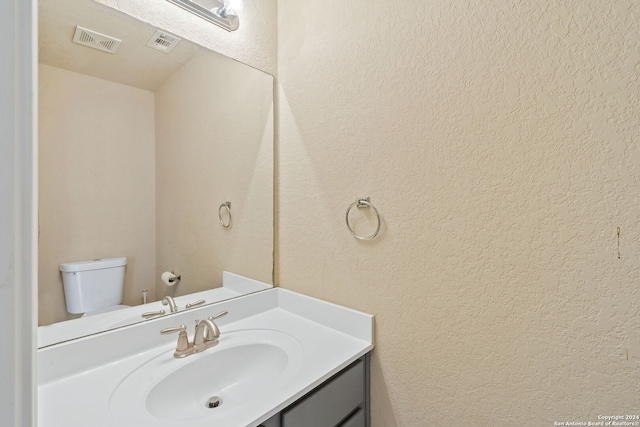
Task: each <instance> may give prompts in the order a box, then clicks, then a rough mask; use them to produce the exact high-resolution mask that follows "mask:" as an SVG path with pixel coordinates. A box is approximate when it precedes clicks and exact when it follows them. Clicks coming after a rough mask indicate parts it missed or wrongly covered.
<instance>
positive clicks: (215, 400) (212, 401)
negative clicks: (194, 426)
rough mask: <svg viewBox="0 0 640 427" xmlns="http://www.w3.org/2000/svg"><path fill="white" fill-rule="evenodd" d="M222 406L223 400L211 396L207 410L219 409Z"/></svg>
mask: <svg viewBox="0 0 640 427" xmlns="http://www.w3.org/2000/svg"><path fill="white" fill-rule="evenodd" d="M220 405H222V399H220V398H219V397H218V396H211V397H210V398H209V401H208V402H207V408H217V407H218V406H220Z"/></svg>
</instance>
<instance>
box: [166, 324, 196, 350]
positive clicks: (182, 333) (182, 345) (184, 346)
mask: <svg viewBox="0 0 640 427" xmlns="http://www.w3.org/2000/svg"><path fill="white" fill-rule="evenodd" d="M175 332H179V335H178V343H177V344H176V351H175V352H174V353H173V355H174V357H185V356H188V353H187V351H188V350H189V349H190V346H189V337H188V336H187V327H186V326H185V325H180V326H178V327H177V328H165V329H163V330H161V331H160V333H161V334H162V335H167V334H173V333H175Z"/></svg>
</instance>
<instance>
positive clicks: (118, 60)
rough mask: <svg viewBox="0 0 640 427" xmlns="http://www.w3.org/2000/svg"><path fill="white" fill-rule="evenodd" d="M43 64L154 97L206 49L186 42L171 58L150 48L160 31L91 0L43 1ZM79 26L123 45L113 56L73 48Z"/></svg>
mask: <svg viewBox="0 0 640 427" xmlns="http://www.w3.org/2000/svg"><path fill="white" fill-rule="evenodd" d="M39 13H40V16H39V32H40V34H39V62H40V63H43V64H47V65H50V66H53V67H57V68H62V69H65V70H69V71H74V72H77V73H81V74H86V75H89V76H93V77H97V78H100V79H104V80H109V81H113V82H117V83H122V84H125V85H128V86H134V87H137V88H140V89H146V90H150V91H155V90H156V89H157V88H158V87H160V86H161V85H162V83H164V82H165V81H166V80H167V79H168V78H169V77H171V76H172V75H173V73H175V72H176V71H177V70H178V69H179V68H180V67H182V65H184V64H185V63H187V62H189V60H190V59H191V58H192V57H193V56H194V55H195V54H196V53H197V52H198V51H199V50H200V49H203V48H201V47H200V46H198V45H196V44H195V43H192V42H190V41H187V40H182V41H180V43H178V45H177V46H176V47H175V49H173V51H171V52H170V53H168V54H167V53H164V52H160V51H158V50H155V49H152V48H150V47H147V46H146V44H147V42H148V41H149V39H150V38H151V36H152V35H153V34H154V33H155V31H156V28H155V27H153V26H151V25H149V24H145V23H142V22H140V21H138V20H136V19H134V18H132V17H130V16H128V15H126V14H123V13H121V12H118V11H116V10H113V9H111V8H109V7H107V6H104V5H101V4H99V3H96V2H94V1H93V0H40V1H39ZM77 25H80V26H82V27H85V28H87V29H90V30H94V31H97V32H99V33H102V34H106V35H109V36H112V37H115V38H118V39H121V40H122V44H121V45H120V47H119V49H118V51H117V52H116V53H115V54H114V55H112V54H110V53H106V52H101V51H99V50H95V49H92V48H89V47H86V46H82V45H79V44H76V43H73V42H72V40H73V35H74V32H75V29H76V26H77Z"/></svg>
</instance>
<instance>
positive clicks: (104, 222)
mask: <svg viewBox="0 0 640 427" xmlns="http://www.w3.org/2000/svg"><path fill="white" fill-rule="evenodd" d="M154 132H155V129H154V95H153V93H152V92H149V91H145V90H141V89H135V88H132V87H129V86H124V85H120V84H116V83H111V82H108V81H105V80H100V79H96V78H93V77H88V76H85V75H82V74H77V73H72V72H70V71H65V70H61V69H58V68H54V67H50V66H47V65H40V67H39V175H40V176H39V205H40V206H39V225H40V236H39V261H38V262H39V264H38V276H39V277H38V280H39V283H38V300H39V305H38V308H39V324H40V325H46V324H49V323H54V322H57V321H61V320H67V318H68V316H69V315H68V314H67V311H66V306H65V300H64V289H63V285H62V276H61V274H60V271H59V266H60V264H61V263H63V262H69V261H82V260H86V259H93V258H111V257H117V256H126V257H127V258H128V264H127V268H126V276H125V292H124V303H125V304H139V303H140V302H141V291H142V289H145V288H149V291H150V298H153V291H154V289H153V286H152V284H153V282H152V281H151V280H152V278H153V276H154V272H155V182H154V181H155V164H154V157H155V154H154V152H155V148H154V143H155V135H154ZM150 281H151V282H150Z"/></svg>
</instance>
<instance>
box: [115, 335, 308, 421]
mask: <svg viewBox="0 0 640 427" xmlns="http://www.w3.org/2000/svg"><path fill="white" fill-rule="evenodd" d="M172 355H173V350H172V349H171V350H165V351H163V353H162V354H161V355H159V356H157V357H155V358H153V359H151V360H149V361H148V362H147V363H145V364H144V365H142V366H140V367H139V368H138V369H136V370H135V371H133V372H132V373H131V374H130V375H129V376H127V377H126V378H125V379H124V380H123V381H122V382H121V383H120V384H119V386H118V387H117V388H116V389H115V391H114V393H113V394H112V396H111V401H110V410H111V412H112V413H113V414H114V415H115V416H116V417H117V418H119V419H121V420H123V421H129V422H135V423H143V422H145V421H150V420H154V422H160V425H163V424H164V422H162V421H163V420H164V421H166V422H171V423H172V425H175V422H176V421H184V420H193V419H198V418H205V417H211V418H215V417H217V416H220V415H222V414H225V413H227V412H228V411H233V410H242V409H241V407H243V406H245V405H249V404H251V402H252V401H254V400H255V399H259V398H260V397H261V396H268V394H269V393H270V392H271V391H272V390H273V389H274V388H275V387H278V386H280V385H282V384H283V383H285V382H286V381H288V380H290V379H291V378H292V377H293V376H294V375H295V374H296V372H297V371H298V370H299V368H300V365H301V362H302V355H303V351H302V346H301V344H300V343H299V342H298V341H297V340H296V339H295V338H293V337H292V336H291V335H288V334H286V333H283V332H277V331H273V330H246V331H235V332H228V333H226V334H225V333H223V335H222V336H221V337H220V343H219V344H218V345H217V346H215V347H213V348H210V349H208V350H206V351H204V352H202V353H199V354H195V355H192V356H189V357H186V358H184V359H175V358H173V356H172ZM213 396H216V397H218V398H219V399H220V400H221V404H220V405H219V406H218V407H216V408H209V407H208V405H207V403H208V401H209V399H210V398H211V397H213Z"/></svg>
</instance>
